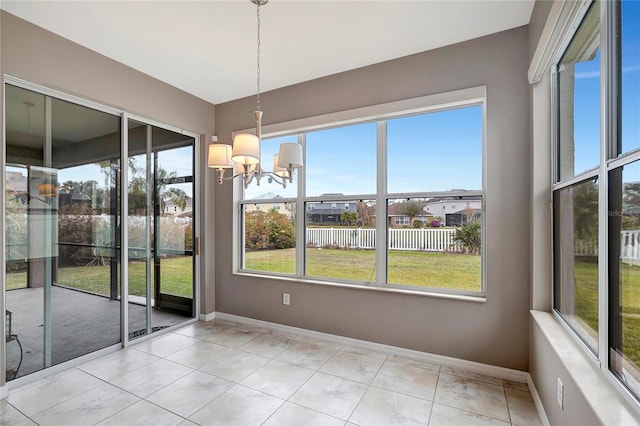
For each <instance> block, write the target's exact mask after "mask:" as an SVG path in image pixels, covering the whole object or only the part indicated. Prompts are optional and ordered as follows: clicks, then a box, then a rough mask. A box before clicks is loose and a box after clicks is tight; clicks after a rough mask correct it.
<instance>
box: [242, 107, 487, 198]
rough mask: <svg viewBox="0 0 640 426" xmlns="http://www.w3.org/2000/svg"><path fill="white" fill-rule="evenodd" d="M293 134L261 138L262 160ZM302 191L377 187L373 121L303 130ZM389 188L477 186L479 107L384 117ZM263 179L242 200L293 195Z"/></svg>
mask: <svg viewBox="0 0 640 426" xmlns="http://www.w3.org/2000/svg"><path fill="white" fill-rule="evenodd" d="M285 141H289V142H295V141H296V136H288V137H278V138H273V139H265V140H263V143H262V161H263V162H264V164H265V168H266V169H267V170H272V164H273V155H274V154H275V153H276V152H277V149H278V147H279V144H280V143H282V142H285ZM306 145H307V158H306V164H305V173H306V179H307V196H318V195H321V194H325V193H342V194H345V195H347V194H354V195H355V194H374V193H375V192H376V123H363V124H357V125H350V126H345V127H338V128H332V129H325V130H319V131H314V132H308V133H307V138H306ZM387 159H388V160H387V161H388V162H387V170H388V182H387V185H388V192H426V191H447V190H450V189H469V190H474V189H482V107H480V106H472V107H465V108H459V109H455V110H450V111H441V112H435V113H430V114H422V115H419V116H411V117H404V118H398V119H392V120H389V121H388V122H387ZM295 183H296V180H295V179H294V184H293V185H292V186H290V187H287V189H286V190H283V189H282V188H281V187H280V186H279V185H276V184H271V185H269V184H268V183H266V182H263V183H262V184H261V186H260V187H255V186H252V187H250V188H248V189H247V190H246V191H245V197H246V198H247V199H251V198H255V197H257V196H260V195H262V194H265V193H267V192H273V193H275V194H278V195H280V196H283V197H295V195H296V193H297V191H296V187H295V186H296V185H295Z"/></svg>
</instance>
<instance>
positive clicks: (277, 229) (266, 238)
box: [245, 209, 296, 250]
mask: <svg viewBox="0 0 640 426" xmlns="http://www.w3.org/2000/svg"><path fill="white" fill-rule="evenodd" d="M295 234H296V232H295V226H294V225H293V223H291V220H290V219H289V218H288V217H287V216H286V215H284V214H281V213H278V211H277V210H275V209H271V210H269V212H266V213H265V212H263V211H256V212H251V213H248V214H247V215H246V216H245V243H246V246H247V248H248V249H249V250H270V249H286V248H292V247H295V238H296V235H295Z"/></svg>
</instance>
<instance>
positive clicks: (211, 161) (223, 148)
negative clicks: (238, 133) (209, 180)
mask: <svg viewBox="0 0 640 426" xmlns="http://www.w3.org/2000/svg"><path fill="white" fill-rule="evenodd" d="M207 166H209V167H212V168H216V169H229V168H232V167H233V161H231V146H230V145H227V144H223V143H212V144H210V145H209V157H208V158H207Z"/></svg>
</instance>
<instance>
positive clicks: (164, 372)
mask: <svg viewBox="0 0 640 426" xmlns="http://www.w3.org/2000/svg"><path fill="white" fill-rule="evenodd" d="M192 371H193V370H192V369H191V368H188V367H185V366H184V365H180V364H176V363H175V362H171V361H167V360H164V359H161V360H159V361H156V362H154V363H152V364H151V365H149V366H147V367H142V368H140V369H138V370H136V371H134V372H132V373H129V374H127V375H126V376H122V377H120V378H118V379H116V380H114V381H112V382H111V383H112V384H113V385H115V386H118V387H119V388H121V389H124V390H126V391H127V392H131V393H133V394H134V395H137V396H139V397H141V398H144V397H146V396H149V395H151V394H152V393H154V392H156V391H158V390H160V389H162V388H163V387H165V386H167V385H168V384H170V383H173V382H175V381H176V380H178V379H179V378H181V377H184V376H186V375H187V374H189V373H191V372H192Z"/></svg>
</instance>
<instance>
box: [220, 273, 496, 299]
mask: <svg viewBox="0 0 640 426" xmlns="http://www.w3.org/2000/svg"><path fill="white" fill-rule="evenodd" d="M233 275H237V276H241V277H249V278H259V279H269V280H278V281H285V282H292V283H302V284H313V285H323V286H330V287H342V288H350V289H356V290H364V291H377V292H383V293H395V294H407V295H411V296H422V297H431V298H436V299H449V300H459V301H463V302H475V303H486V301H487V297H486V296H485V295H484V294H481V293H478V295H477V296H476V295H467V294H454V293H441V292H437V291H428V290H426V291H418V290H412V289H409V288H407V289H405V288H397V287H377V286H373V285H371V286H367V285H358V284H349V283H340V282H335V281H323V280H313V279H309V278H296V277H286V276H282V275H268V274H259V273H254V272H246V271H240V272H234V273H233Z"/></svg>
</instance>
